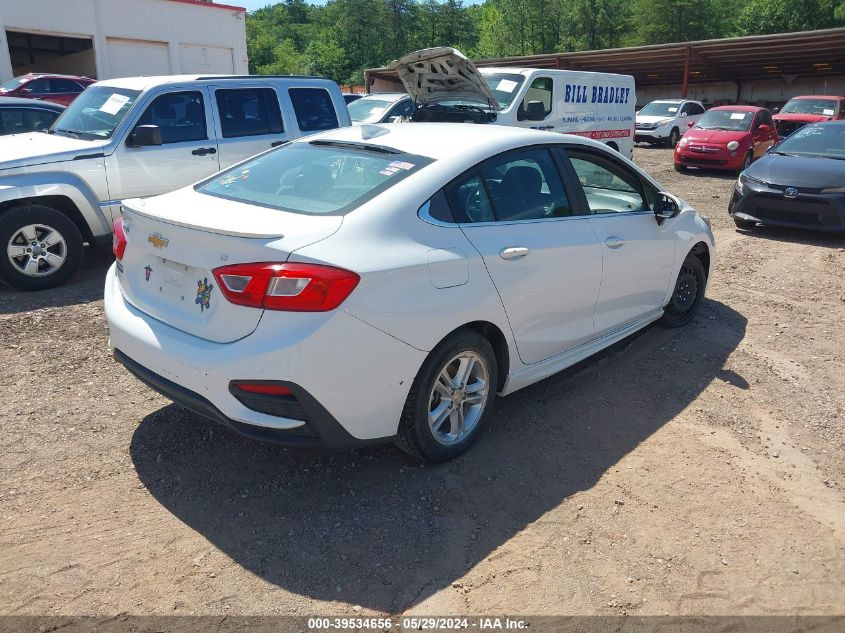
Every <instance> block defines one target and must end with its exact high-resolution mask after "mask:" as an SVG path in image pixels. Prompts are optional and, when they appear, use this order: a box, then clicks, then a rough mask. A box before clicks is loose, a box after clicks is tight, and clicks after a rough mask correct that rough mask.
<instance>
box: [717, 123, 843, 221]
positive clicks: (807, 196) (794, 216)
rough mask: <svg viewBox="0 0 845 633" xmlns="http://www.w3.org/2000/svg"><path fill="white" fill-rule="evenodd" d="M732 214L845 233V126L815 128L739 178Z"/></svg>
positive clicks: (781, 145)
mask: <svg viewBox="0 0 845 633" xmlns="http://www.w3.org/2000/svg"><path fill="white" fill-rule="evenodd" d="M728 213H729V214H730V215H731V217H733V219H734V222H735V223H736V225H737V227H738V228H740V229H753V228H754V227H755V226H756V225H757V224H763V225H777V226H787V227H793V228H804V229H814V230H821V231H836V232H845V121H830V122H824V123H811V124H809V125H806V126H804V127H802V128H801V129H800V130H798V131H797V132H795V133H793V134H791V135H789V136H788V137H787V138H785V139H784V140H783V141H781V142H780V143H779V144H778V145H776V146H775V147H774V148H773V149H772V150H770V151H769V153H768V154H766V155H765V156H764V157H763V158H761V159H760V160H759V161H757V162H756V163H754V164H753V165H752V166H751V167H749V168H748V169H746V170H745V171H744V172H742V173H741V174H740V175H739V179H738V180H737V181H736V185H735V186H734V192H733V197H732V198H731V201H730V205H729V207H728Z"/></svg>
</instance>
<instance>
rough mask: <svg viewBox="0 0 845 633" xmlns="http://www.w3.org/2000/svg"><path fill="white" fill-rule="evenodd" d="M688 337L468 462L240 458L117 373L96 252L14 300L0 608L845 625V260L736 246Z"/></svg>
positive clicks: (575, 386) (652, 154)
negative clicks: (660, 617)
mask: <svg viewBox="0 0 845 633" xmlns="http://www.w3.org/2000/svg"><path fill="white" fill-rule="evenodd" d="M636 160H637V162H638V163H639V164H640V165H643V166H644V167H645V168H646V169H648V170H649V171H650V172H651V173H652V174H654V175H655V176H656V177H657V178H658V180H660V181H661V182H663V184H664V185H665V187H666V188H667V189H668V190H669V191H672V192H674V193H676V194H678V195H680V196H682V197H683V198H685V199H687V200H688V201H690V202H691V203H693V204H694V205H695V206H696V207H697V208H698V209H699V210H700V211H701V212H703V213H704V214H705V215H706V216H708V217H709V218H710V219H711V220H712V222H713V227H714V230H715V234H716V240H717V249H718V250H717V262H718V263H717V266H716V270H715V276H714V278H713V279H712V282H711V284H710V287H709V290H708V300H707V301H706V303H705V305H704V306H703V309H702V310H701V313H700V316H699V317H698V318H697V320H696V321H695V322H694V323H693V324H692V325H691V326H689V327H687V328H686V329H681V330H675V331H666V330H661V329H658V328H649V329H647V330H646V331H645V332H642V333H640V334H639V335H637V336H635V337H633V339H632V340H629V341H627V342H626V343H625V344H622V345H619V346H617V347H616V348H614V349H613V350H612V351H611V352H609V353H607V354H605V355H603V356H602V358H600V359H597V360H592V361H589V362H587V363H585V364H583V365H582V366H581V367H579V368H577V370H572V371H568V372H565V373H564V374H562V375H557V376H554V377H552V378H549V379H547V380H545V381H543V382H541V383H539V384H537V385H534V386H532V387H530V388H527V389H524V390H522V391H520V392H518V393H516V394H514V395H512V396H510V397H507V398H503V399H499V401H498V403H497V408H496V411H495V415H494V416H493V419H492V420H491V422H492V424H491V425H490V428H489V430H488V431H487V432H486V434H485V436H484V437H483V438H482V439H481V441H480V442H479V443H478V444H477V445H476V446H475V448H473V450H472V451H471V452H470V453H469V454H467V455H466V456H464V457H463V458H461V459H459V460H457V461H456V462H454V463H451V464H446V465H440V466H431V465H425V466H424V465H420V464H419V463H417V462H415V461H413V460H412V459H410V458H408V457H406V456H405V455H404V454H402V453H400V452H399V451H398V450H396V449H394V448H392V447H390V446H386V447H379V448H372V449H367V450H359V451H353V452H339V453H328V452H318V451H295V450H284V449H280V448H275V447H272V446H265V445H260V444H256V443H253V442H251V441H248V440H245V439H241V438H240V437H238V436H236V435H234V434H233V433H231V432H229V431H227V430H225V429H223V428H220V427H217V426H215V425H214V424H213V423H210V422H206V421H204V420H202V419H200V418H198V417H197V416H195V415H193V414H190V413H187V412H185V411H184V410H181V409H180V408H178V407H177V406H175V405H172V404H170V403H169V402H168V401H167V400H165V399H164V398H162V397H160V396H158V395H156V394H154V393H153V392H151V391H149V390H148V389H146V388H145V387H143V386H142V385H141V384H140V383H139V382H138V381H136V380H135V379H134V378H132V377H131V376H130V375H128V374H127V372H126V371H124V369H123V368H122V367H120V366H119V365H117V364H116V363H115V362H114V361H113V360H112V359H111V357H110V355H109V351H108V349H107V346H106V340H107V332H106V326H105V321H104V318H103V311H102V281H103V277H104V274H105V271H106V268H107V266H108V265H109V263H110V258H109V256H108V255H107V254H99V255H98V254H89V255H88V256H87V260H86V265H85V269H84V271H83V272H82V273H80V274H79V275H78V276H77V277H76V278H75V279H74V280H73V281H72V282H71V283H70V284H68V285H67V286H65V287H63V288H61V289H59V290H58V291H53V292H49V293H35V294H26V293H16V292H12V291H10V290H8V289H5V288H3V289H0V433H2V436H1V437H2V449H0V614H39V615H40V614H99V615H114V614H123V613H128V614H217V615H223V614H232V615H234V614H298V615H304V614H348V615H356V614H368V613H382V612H389V613H392V614H398V613H417V614H489V613H510V614H524V615H540V614H605V615H619V614H636V615H646V614H665V613H670V614H763V613H767V614H845V600H843V596H845V396H843V393H845V355H843V351H844V350H845V239H843V238H842V237H832V236H824V235H815V234H812V233H802V232H797V231H781V230H777V231H776V230H758V231H755V232H754V233H752V234H743V233H738V232H737V231H735V229H734V226H733V223H732V222H731V221H730V219H729V218H728V216H727V213H726V206H727V203H728V200H729V197H730V194H731V188H732V187H733V178H732V177H727V176H725V177H723V176H719V175H714V174H695V175H692V174H689V175H679V174H676V173H675V172H674V171H673V169H672V166H671V153H670V152H669V150H665V149H649V148H638V149H637V150H636Z"/></svg>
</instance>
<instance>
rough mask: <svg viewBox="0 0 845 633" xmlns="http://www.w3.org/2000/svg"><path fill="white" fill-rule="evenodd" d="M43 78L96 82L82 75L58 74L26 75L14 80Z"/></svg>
mask: <svg viewBox="0 0 845 633" xmlns="http://www.w3.org/2000/svg"><path fill="white" fill-rule="evenodd" d="M44 77H46V78H48V79H81V80H84V81H97V80H96V79H91V78H90V77H85V76H84V75H62V74H60V73H26V74H25V75H19V76H17V77H15V79H27V78H32V79H43V78H44Z"/></svg>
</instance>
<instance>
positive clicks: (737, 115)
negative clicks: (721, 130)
mask: <svg viewBox="0 0 845 633" xmlns="http://www.w3.org/2000/svg"><path fill="white" fill-rule="evenodd" d="M745 114H746V113H745V112H731V121H742V120H743V119H744V118H745Z"/></svg>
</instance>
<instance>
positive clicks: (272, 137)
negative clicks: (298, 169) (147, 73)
mask: <svg viewBox="0 0 845 633" xmlns="http://www.w3.org/2000/svg"><path fill="white" fill-rule="evenodd" d="M350 124H351V121H350V119H349V112H348V111H347V109H346V104H345V103H344V101H343V97H342V95H341V92H340V89H339V87H338V85H337V84H336V83H334V82H332V81H330V80H328V79H321V78H316V77H269V76H254V77H247V76H237V77H227V76H205V77H201V76H189V75H181V76H169V77H134V78H126V79H113V80H109V81H101V82H98V83H96V84H94V85H92V86H90V87H89V88H87V89H86V90H85V91H84V92H83V93H82V94H81V95H80V96H79V97H77V99H76V100H75V101H74V102H73V103H72V104H71V105H70V106H69V107H68V108H67V110H65V112H64V113H63V114H62V116H61V117H60V118H59V119H58V120H57V121H56V122H55V123H54V124H53V126H52V127H51V129H50V130H49V131H48V132H47V133H42V132H34V133H30V134H14V135H11V136H5V137H2V138H0V249H2V250H3V251H5V252H2V251H0V281H3V282H5V283H6V284H8V285H10V286H12V287H15V288H19V289H23V290H42V289H46V288H53V287H55V286H58V285H60V284H62V283H64V282H65V281H66V280H67V279H68V278H69V277H70V276H71V275H72V274H73V273H74V271H75V270H76V269H77V268H78V267H79V264H80V263H81V261H82V255H83V249H84V244H85V243H88V244H89V245H94V244H96V243H100V242H110V241H111V239H112V238H111V230H112V222H113V220H114V219H115V218H116V217H117V216H118V215H119V213H120V201H121V200H122V199H125V198H135V197H141V196H151V195H156V194H161V193H166V192H168V191H172V190H174V189H178V188H179V187H183V186H185V185H188V184H191V183H192V182H195V181H198V180H201V179H203V178H205V177H206V176H209V175H211V174H213V173H215V172H217V171H219V170H220V169H223V168H225V167H228V166H230V165H232V164H234V163H237V162H239V161H241V160H244V159H246V158H248V157H250V156H252V155H253V154H257V153H259V152H261V151H264V150H268V149H270V148H271V147H273V146H276V145H280V144H282V143H284V142H285V141H288V140H291V139H294V138H297V137H300V136H303V135H306V134H311V133H314V132H319V131H321V130H327V129H331V128H336V127H340V126H347V125H350Z"/></svg>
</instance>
